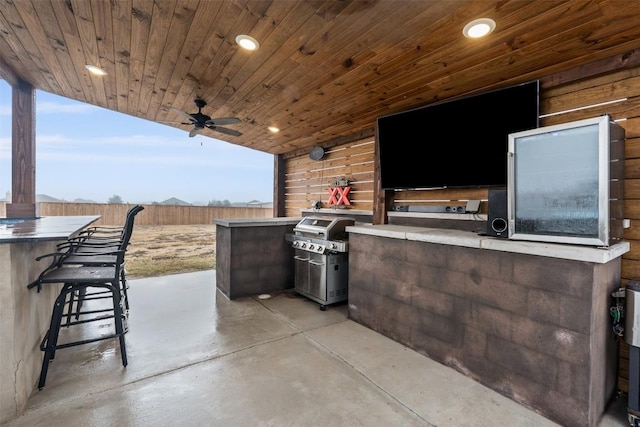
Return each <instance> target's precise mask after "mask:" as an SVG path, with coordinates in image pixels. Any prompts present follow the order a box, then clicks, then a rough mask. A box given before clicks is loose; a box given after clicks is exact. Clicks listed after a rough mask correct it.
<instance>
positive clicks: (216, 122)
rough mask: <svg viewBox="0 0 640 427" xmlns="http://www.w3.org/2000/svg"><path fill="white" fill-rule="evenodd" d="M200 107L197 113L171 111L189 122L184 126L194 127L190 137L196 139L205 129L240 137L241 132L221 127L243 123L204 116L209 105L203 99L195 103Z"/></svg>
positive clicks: (233, 118)
mask: <svg viewBox="0 0 640 427" xmlns="http://www.w3.org/2000/svg"><path fill="white" fill-rule="evenodd" d="M193 102H194V103H195V104H196V107H198V112H197V113H191V114H189V113H185V112H184V111H181V110H178V109H177V108H171V110H172V111H173V112H175V113H177V114H179V115H180V116H182V117H184V118H185V119H187V120H189V121H188V122H183V123H182V124H183V125H193V129H191V131H190V132H189V137H194V136H196V135H198V134H199V133H201V132H202V131H203V130H204V129H205V128H207V129H211V130H215V131H216V132H221V133H224V134H227V135H231V136H240V135H242V133H241V132H238V131H237V130H233V129H228V128H225V127H222V126H221V125H231V124H234V123H241V122H242V120H240V119H239V118H237V117H219V118H216V119H212V118H211V117H209V116H207V115H206V114H202V108H203V107H204V106H206V105H207V103H206V102H204V101H203V100H202V99H196V100H194V101H193Z"/></svg>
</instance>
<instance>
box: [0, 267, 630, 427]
mask: <svg viewBox="0 0 640 427" xmlns="http://www.w3.org/2000/svg"><path fill="white" fill-rule="evenodd" d="M130 285H131V287H130V290H129V299H130V303H131V312H130V316H129V329H130V330H129V332H128V333H127V335H126V340H127V353H128V358H129V365H128V366H127V367H126V368H123V367H122V364H121V359H120V354H119V350H118V346H117V341H116V340H107V341H102V342H99V343H93V344H87V345H83V346H78V347H72V348H69V349H63V350H59V351H58V352H57V353H56V358H55V360H54V362H53V363H52V364H51V365H50V368H49V374H48V377H47V382H46V385H45V387H44V388H43V390H41V391H36V392H35V393H34V394H33V395H32V397H31V398H30V400H29V404H28V408H27V411H26V412H25V414H24V415H22V416H21V417H19V418H18V419H16V420H13V421H11V422H9V423H7V424H5V425H6V426H7V427H18V426H29V427H33V426H50V427H55V426H154V427H156V426H243V427H246V426H316V425H323V426H440V427H446V426H476V427H477V426H491V427H494V426H510V427H515V426H555V425H556V424H554V423H553V422H551V421H549V420H547V419H546V418H544V417H543V416H541V415H539V414H537V413H536V412H534V411H532V410H530V409H527V408H525V407H523V406H521V405H519V404H517V403H515V402H514V401H512V400H510V399H508V398H506V397H504V396H502V395H500V394H498V393H496V392H494V391H492V390H491V389H489V388H487V387H485V386H483V385H481V384H479V383H477V382H475V381H473V380H472V379H470V378H468V377H466V376H464V375H462V374H460V373H459V372H457V371H455V370H453V369H451V368H449V367H446V366H443V365H441V364H439V363H437V362H435V361H432V360H431V359H429V358H427V357H425V356H423V355H420V354H418V353H416V352H414V351H412V350H410V349H408V348H406V347H404V346H403V345H401V344H399V343H396V342H394V341H392V340H390V339H388V338H386V337H384V336H382V335H380V334H378V333H376V332H373V331H371V330H370V329H367V328H365V327H363V326H361V325H359V324H358V323H355V322H353V321H351V320H349V319H348V314H347V305H346V304H339V305H333V306H329V307H327V310H326V311H320V310H319V309H318V304H317V303H315V302H313V301H310V300H308V299H306V298H304V297H301V296H298V295H297V294H295V293H294V292H282V293H278V294H273V295H271V297H270V298H268V299H259V298H257V297H255V298H244V299H239V300H234V301H229V300H227V299H226V298H225V297H224V296H223V295H222V294H220V293H218V292H216V287H215V271H213V270H210V271H203V272H197V273H187V274H179V275H171V276H164V277H156V278H147V279H137V280H131V281H130ZM94 325H95V324H94ZM98 327H102V328H105V326H104V325H101V326H98ZM105 329H108V328H105ZM628 425H629V424H628V422H627V414H626V402H624V401H623V400H622V399H618V401H617V402H614V404H613V405H612V406H611V408H610V410H609V411H608V412H607V414H605V416H604V418H603V420H602V421H601V423H600V426H602V427H609V426H628Z"/></svg>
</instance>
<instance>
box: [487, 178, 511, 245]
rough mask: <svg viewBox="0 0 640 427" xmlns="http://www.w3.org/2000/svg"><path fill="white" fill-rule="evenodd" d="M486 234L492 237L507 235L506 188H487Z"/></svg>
mask: <svg viewBox="0 0 640 427" xmlns="http://www.w3.org/2000/svg"><path fill="white" fill-rule="evenodd" d="M487 235H488V236H493V237H504V238H507V237H509V230H508V222H507V190H505V189H489V205H488V207H487Z"/></svg>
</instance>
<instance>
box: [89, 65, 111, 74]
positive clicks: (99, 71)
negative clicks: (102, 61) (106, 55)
mask: <svg viewBox="0 0 640 427" xmlns="http://www.w3.org/2000/svg"><path fill="white" fill-rule="evenodd" d="M84 68H86V69H87V70H89V72H91V74H95V75H96V76H106V75H107V72H106V71H105V70H103V69H102V68H100V67H96V66H95V65H89V64H87V65H85V66H84Z"/></svg>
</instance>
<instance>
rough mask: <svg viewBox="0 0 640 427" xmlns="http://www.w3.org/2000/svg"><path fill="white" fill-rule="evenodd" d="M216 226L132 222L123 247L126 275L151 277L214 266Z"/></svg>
mask: <svg viewBox="0 0 640 427" xmlns="http://www.w3.org/2000/svg"><path fill="white" fill-rule="evenodd" d="M215 252H216V226H215V224H210V225H208V224H200V225H136V226H135V227H134V229H133V235H132V237H131V243H130V244H129V248H128V250H127V255H126V262H127V264H126V265H127V267H126V268H127V274H128V276H129V277H131V278H136V277H153V276H161V275H165V274H174V273H186V272H191V271H200V270H207V269H213V268H215Z"/></svg>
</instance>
